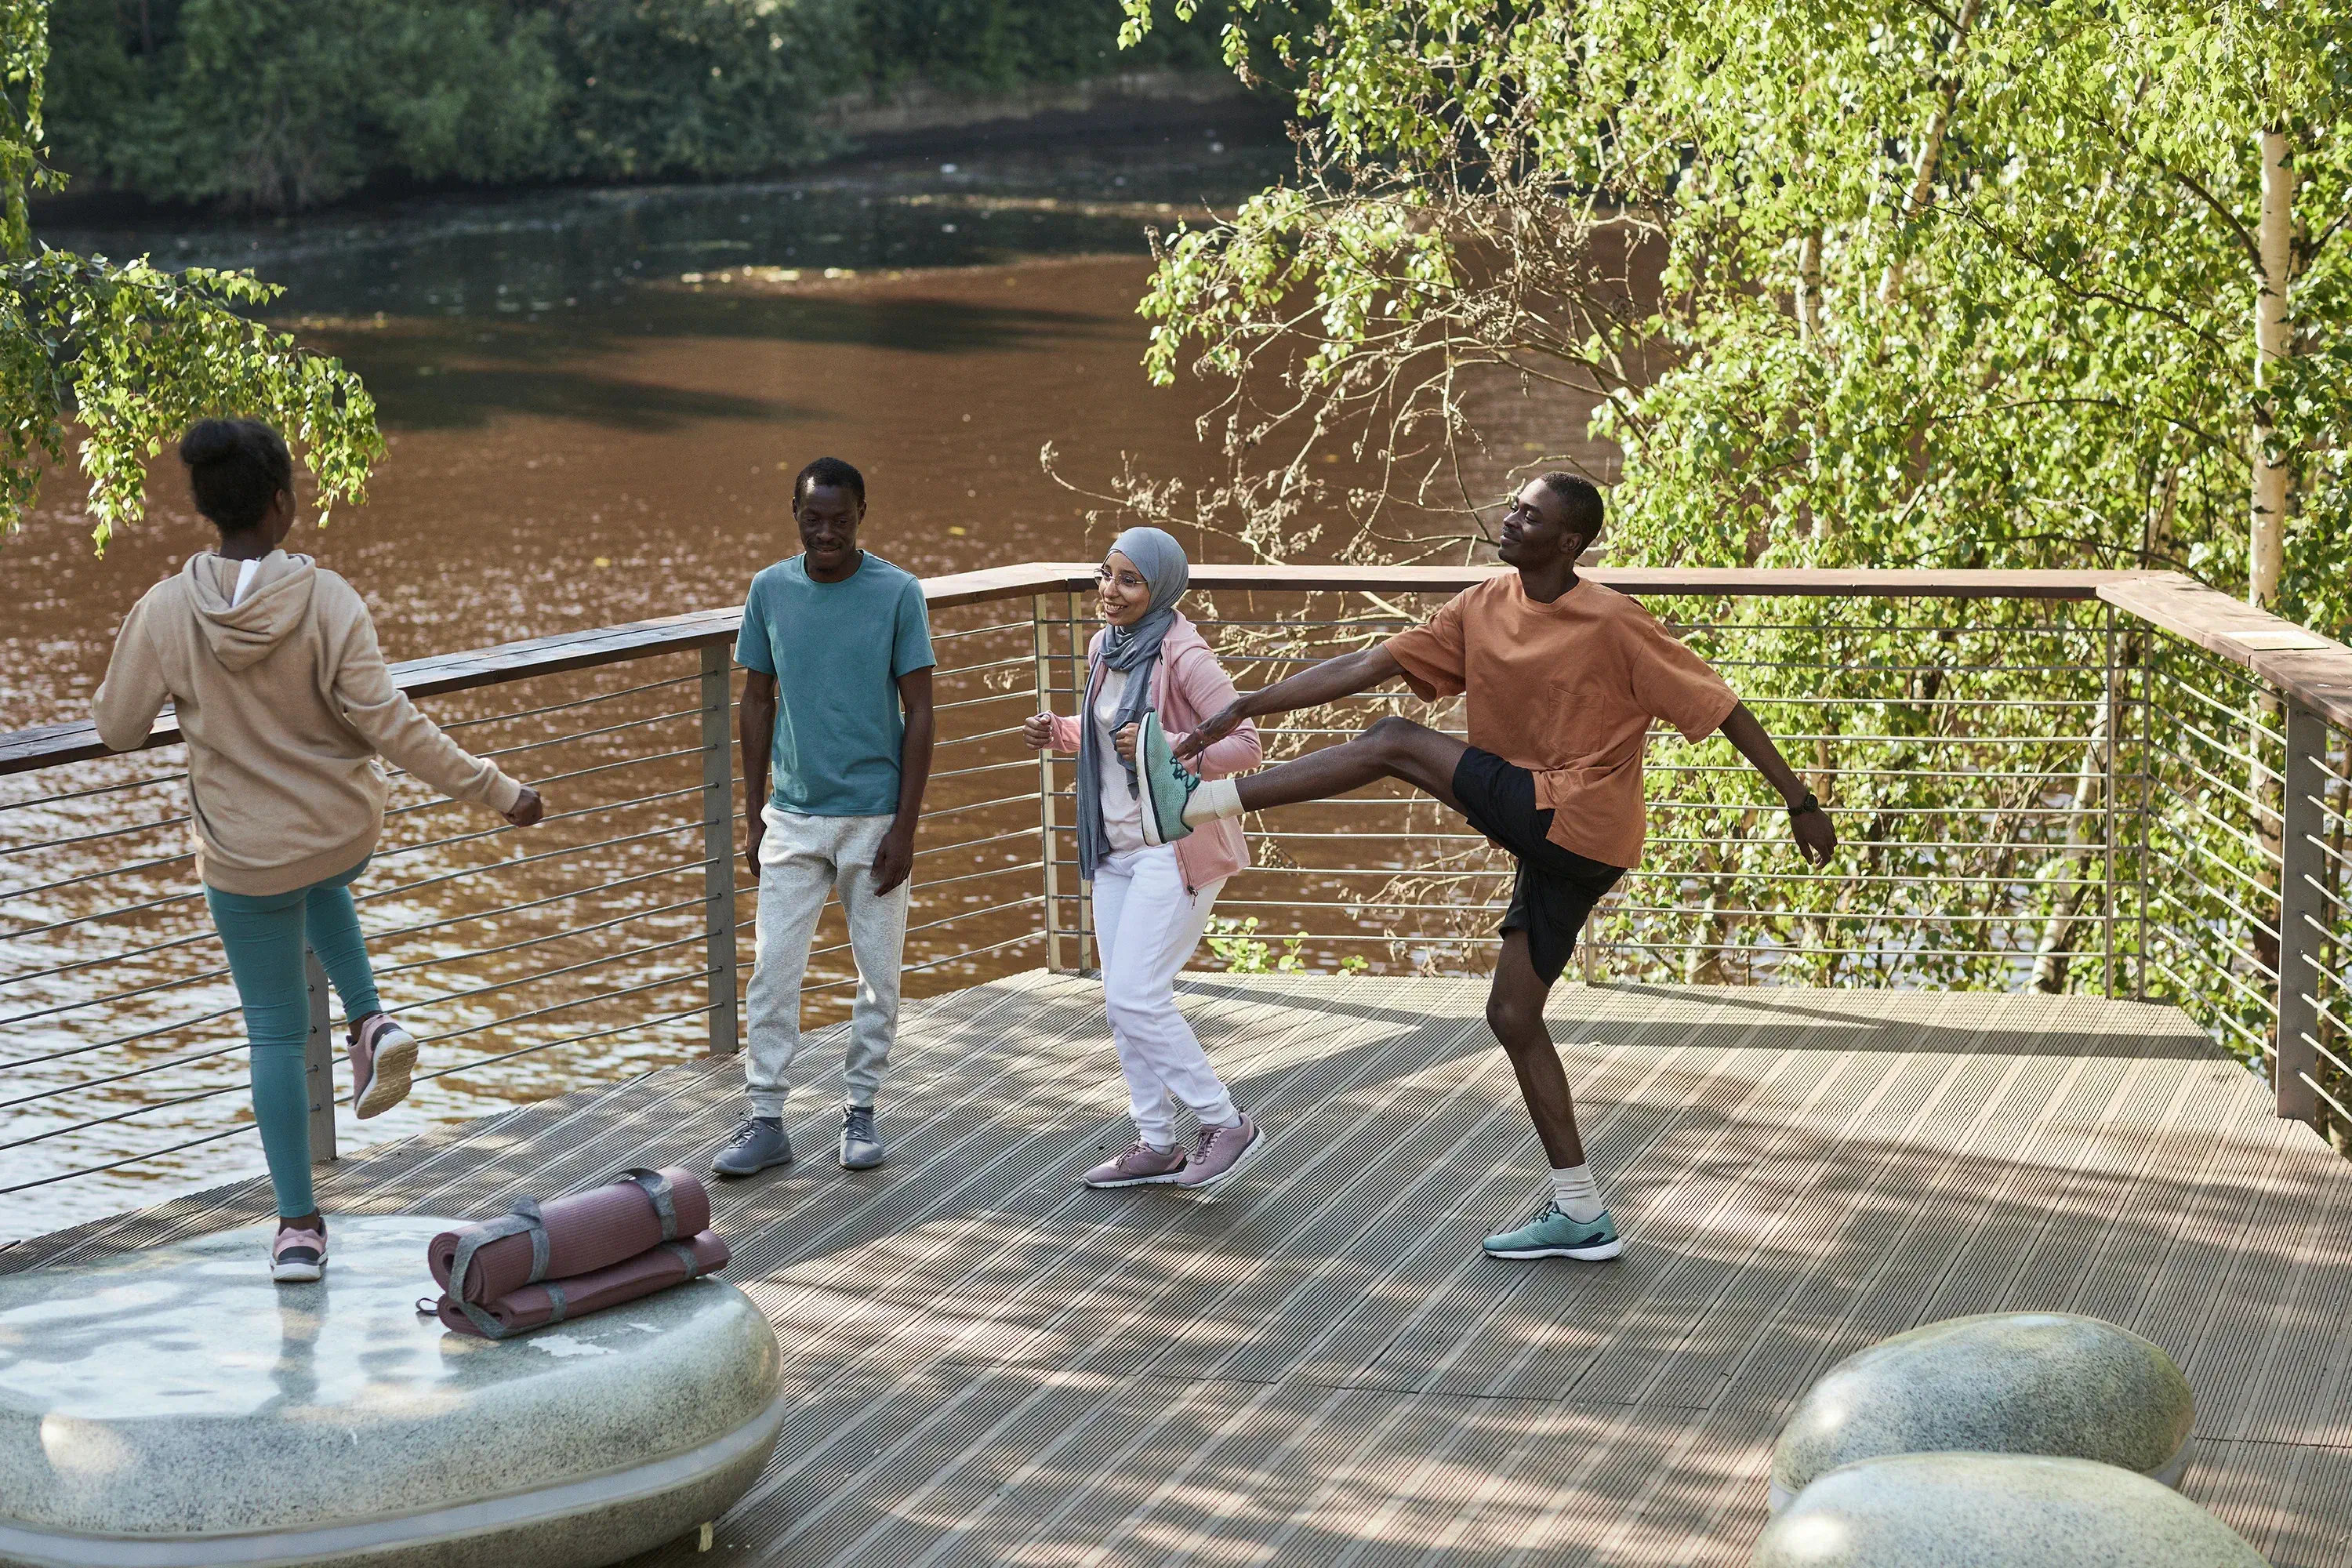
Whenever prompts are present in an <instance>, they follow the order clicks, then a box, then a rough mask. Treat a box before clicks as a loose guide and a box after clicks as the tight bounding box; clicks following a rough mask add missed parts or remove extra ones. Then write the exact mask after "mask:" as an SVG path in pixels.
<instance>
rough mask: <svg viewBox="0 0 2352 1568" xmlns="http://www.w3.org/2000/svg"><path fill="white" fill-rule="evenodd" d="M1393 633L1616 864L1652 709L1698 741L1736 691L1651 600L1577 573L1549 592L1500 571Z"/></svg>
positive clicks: (1433, 688) (1433, 683)
mask: <svg viewBox="0 0 2352 1568" xmlns="http://www.w3.org/2000/svg"><path fill="white" fill-rule="evenodd" d="M1387 647H1388V650H1389V652H1391V654H1394V655H1395V656H1396V661H1397V662H1398V663H1399V664H1401V665H1402V666H1404V672H1405V679H1406V680H1407V681H1408V682H1409V683H1410V684H1411V685H1412V689H1413V691H1414V692H1415V693H1416V694H1417V695H1419V696H1420V697H1421V698H1422V700H1424V701H1431V700H1435V699H1437V698H1440V697H1451V696H1453V695H1454V693H1456V692H1466V693H1468V702H1467V704H1466V705H1467V707H1468V709H1469V717H1470V743H1471V744H1472V745H1474V746H1475V747H1477V748H1478V749H1479V750H1481V751H1486V752H1494V753H1495V754H1496V756H1498V757H1501V758H1502V759H1503V760H1504V761H1505V762H1508V763H1517V765H1518V766H1520V767H1523V768H1525V769H1527V770H1528V772H1529V773H1533V774H1535V776H1536V807H1537V809H1538V810H1547V809H1548V810H1549V811H1550V812H1551V814H1552V818H1551V832H1550V835H1549V837H1550V838H1551V841H1552V842H1553V843H1554V844H1557V845H1559V847H1561V848H1563V849H1566V850H1570V851H1571V852H1572V853H1575V854H1578V855H1581V856H1583V857H1584V858H1587V859H1589V860H1599V861H1601V863H1603V864H1604V865H1610V866H1626V867H1631V866H1635V865H1639V864H1640V863H1641V859H1642V834H1643V825H1644V819H1645V818H1646V817H1647V816H1648V812H1647V810H1646V809H1645V807H1644V805H1643V798H1642V749H1643V742H1644V740H1645V739H1646V738H1647V736H1648V734H1649V731H1650V722H1651V721H1652V720H1654V719H1662V720H1664V721H1665V722H1667V723H1669V724H1672V725H1673V726H1674V727H1675V729H1677V730H1679V731H1682V733H1683V738H1684V739H1685V740H1688V741H1699V740H1703V739H1705V738H1706V736H1707V735H1709V734H1712V733H1713V732H1714V731H1716V730H1717V728H1719V727H1720V726H1721V725H1722V723H1723V721H1725V720H1726V719H1727V718H1729V717H1730V716H1731V710H1733V709H1734V708H1736V707H1738V705H1739V698H1738V695H1737V694H1736V693H1734V692H1733V691H1732V689H1731V688H1730V687H1728V686H1727V685H1725V684H1724V681H1723V678H1722V677H1721V676H1719V675H1717V674H1716V672H1715V671H1714V670H1713V669H1711V668H1708V667H1707V663H1706V660H1705V659H1703V658H1699V657H1698V655H1696V654H1695V653H1693V652H1691V650H1690V649H1688V648H1686V647H1684V646H1683V645H1682V644H1681V643H1680V642H1678V641H1677V640H1675V637H1674V635H1673V634H1672V633H1670V632H1668V631H1667V630H1666V628H1665V627H1664V626H1660V625H1659V624H1658V622H1657V618H1656V617H1655V616H1652V615H1651V614H1650V612H1649V611H1647V610H1645V609H1643V608H1642V606H1641V605H1637V604H1635V603H1634V602H1633V600H1631V599H1629V598H1627V597H1626V596H1625V595H1622V594H1620V593H1618V592H1617V591H1616V590H1615V589H1613V588H1604V587H1602V586H1601V584H1598V583H1594V582H1591V581H1590V580H1588V579H1584V578H1579V579H1578V580H1577V583H1576V585H1575V586H1574V587H1572V588H1570V590H1569V591H1568V592H1567V593H1565V594H1562V595H1560V596H1559V598H1557V599H1555V600H1553V601H1552V602H1551V603H1550V604H1549V605H1545V604H1539V603H1538V602H1537V601H1535V600H1533V599H1530V598H1528V595H1527V590H1526V589H1525V588H1524V587H1522V586H1521V585H1520V583H1519V574H1517V573H1516V572H1506V573H1501V574H1497V575H1496V576H1493V577H1490V578H1488V579H1487V580H1486V582H1484V583H1481V584H1478V585H1477V586H1476V587H1475V588H1468V589H1465V590H1464V591H1463V592H1461V593H1459V594H1456V595H1454V597H1453V598H1451V599H1449V600H1447V601H1446V602H1445V603H1444V605H1440V606H1439V607H1438V610H1437V613H1436V614H1435V615H1433V616H1430V617H1429V619H1428V620H1426V621H1424V622H1423V623H1422V624H1421V625H1420V626H1415V627H1413V628H1412V630H1411V631H1406V632H1400V633H1398V634H1397V635H1396V636H1395V637H1391V638H1390V639H1389V640H1388V644H1387Z"/></svg>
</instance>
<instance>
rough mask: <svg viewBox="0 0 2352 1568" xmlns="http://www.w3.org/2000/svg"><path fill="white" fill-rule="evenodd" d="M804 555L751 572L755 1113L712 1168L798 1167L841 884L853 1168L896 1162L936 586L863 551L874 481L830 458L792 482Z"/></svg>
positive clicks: (844, 1143)
mask: <svg viewBox="0 0 2352 1568" xmlns="http://www.w3.org/2000/svg"><path fill="white" fill-rule="evenodd" d="M793 520H794V521H796V522H798V523H799V525H800V534H801V550H802V552H801V553H800V554H798V555H795V556H793V557H792V558H791V559H789V560H785V561H779V562H778V563H776V564H774V565H773V566H770V567H768V568H766V569H765V570H763V571H762V572H761V573H760V574H759V575H758V576H756V577H753V578H752V579H751V596H750V597H749V598H748V599H747V600H746V601H745V602H744V605H743V629H742V631H741V632H740V634H739V635H738V637H736V641H735V661H736V662H737V663H738V664H740V665H741V666H743V668H745V669H746V670H747V671H748V672H749V673H748V674H747V675H746V676H745V677H744V682H743V703H742V710H741V712H742V720H741V727H740V737H741V741H742V745H743V784H744V794H743V816H744V822H745V825H746V829H747V832H748V835H749V838H750V845H749V847H748V848H747V850H746V852H745V858H747V859H749V860H750V862H751V877H752V879H753V880H754V881H756V882H758V883H759V884H760V913H759V922H760V923H759V932H760V939H759V959H758V963H757V964H756V965H755V967H754V968H753V969H752V972H751V992H750V995H749V997H748V998H747V1000H748V1003H749V1008H748V1010H749V1013H750V1018H749V1025H750V1033H751V1049H750V1051H749V1052H748V1053H747V1054H746V1055H745V1058H744V1063H743V1079H744V1083H745V1087H746V1088H747V1089H748V1090H749V1098H750V1100H751V1110H750V1112H749V1113H748V1114H747V1115H746V1116H745V1117H744V1119H743V1124H742V1125H741V1126H740V1127H739V1128H737V1129H736V1131H735V1136H734V1137H733V1138H732V1139H731V1140H730V1142H728V1145H727V1147H726V1148H724V1149H722V1150H720V1151H719V1155H718V1157H717V1158H716V1159H714V1160H712V1161H711V1163H710V1168H711V1169H712V1170H713V1171H715V1172H717V1173H719V1175H722V1176H748V1175H751V1174H753V1173H756V1172H759V1171H763V1170H766V1169H767V1168H768V1167H770V1166H772V1165H782V1164H787V1163H790V1162H791V1160H792V1157H793V1145H792V1140H791V1139H790V1138H788V1137H786V1136H785V1134H784V1126H783V1113H784V1100H785V1097H786V1096H787V1094H788V1093H789V1092H790V1085H789V1083H788V1082H787V1078H786V1075H787V1074H788V1073H789V1072H790V1071H791V1070H792V1065H793V1058H794V1057H796V1056H797V1055H799V1054H800V1045H801V976H802V975H803V973H805V972H806V971H807V968H808V955H809V939H810V938H811V936H812V935H814V932H815V931H816V921H817V915H818V913H819V912H820V911H821V910H823V909H824V900H825V895H826V894H827V893H829V892H838V894H839V895H840V898H841V908H842V912H843V913H844V914H845V915H846V916H848V919H849V950H850V954H851V956H852V957H853V958H854V959H855V960H856V963H857V977H858V981H859V984H858V987H857V998H856V1002H855V1004H853V1005H852V1009H851V1013H850V1041H849V1049H848V1058H847V1061H846V1063H845V1068H844V1071H843V1074H842V1077H843V1079H844V1081H845V1083H846V1085H847V1089H848V1092H847V1095H846V1097H845V1103H844V1105H843V1106H842V1108H841V1151H840V1159H841V1164H842V1167H843V1168H844V1169H845V1170H853V1171H862V1170H865V1169H867V1168H868V1167H870V1166H874V1165H878V1164H880V1163H882V1155H883V1148H882V1141H881V1138H880V1137H879V1135H878V1134H877V1132H876V1131H875V1127H874V1095H875V1091H876V1090H877V1089H880V1088H881V1085H882V1074H883V1071H884V1069H885V1068H887V1067H888V1066H889V1064H890V1046H891V1043H892V1041H893V1040H894V1039H895V1038H896V1037H897V1035H898V973H899V967H900V963H901V960H902V958H903V956H904V954H905V951H906V945H907V878H908V872H910V871H912V870H913V869H914V863H915V823H916V819H917V818H918V817H919V816H921V815H922V809H923V786H924V785H925V784H928V783H929V780H930V773H931V730H932V724H931V666H932V665H933V663H935V662H936V661H935V660H934V659H933V658H932V657H931V631H930V623H929V617H928V616H927V615H926V614H925V611H924V607H923V585H922V584H920V583H919V582H917V581H916V580H915V578H913V577H912V576H910V575H909V574H907V573H905V572H902V571H900V570H899V569H898V567H896V566H893V565H891V564H890V563H888V562H887V561H885V560H883V559H882V558H881V557H880V556H878V555H875V554H871V553H869V552H866V551H864V550H861V549H859V548H858V547H857V527H858V524H859V523H861V522H863V521H865V520H866V479H865V477H864V476H863V475H861V474H859V473H858V471H857V470H856V468H851V467H850V466H849V465H848V464H847V463H845V462H843V461H842V460H841V459H840V458H818V459H817V460H816V461H815V462H814V463H811V464H810V465H809V466H808V467H807V468H803V469H802V470H801V472H800V477H799V478H798V479H795V480H794V481H793Z"/></svg>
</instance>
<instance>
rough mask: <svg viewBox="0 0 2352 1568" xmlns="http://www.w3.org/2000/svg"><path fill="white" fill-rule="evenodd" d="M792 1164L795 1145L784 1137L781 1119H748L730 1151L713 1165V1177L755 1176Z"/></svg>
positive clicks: (731, 1140)
mask: <svg viewBox="0 0 2352 1568" xmlns="http://www.w3.org/2000/svg"><path fill="white" fill-rule="evenodd" d="M791 1163H793V1141H792V1140H791V1139H790V1138H787V1137H786V1136H784V1123H783V1119H782V1117H776V1116H747V1117H745V1118H744V1119H743V1125H742V1126H740V1127H738V1128H737V1129H735V1136H734V1137H733V1138H731V1139H730V1140H729V1141H728V1144H727V1147H725V1148H724V1149H721V1150H720V1151H719V1153H718V1156H717V1157H716V1158H715V1159H713V1160H712V1161H711V1162H710V1169H711V1172H712V1173H714V1174H716V1175H721V1176H756V1175H758V1174H759V1173H761V1172H762V1171H764V1170H767V1169H768V1168H769V1167H770V1166H772V1165H789V1164H791Z"/></svg>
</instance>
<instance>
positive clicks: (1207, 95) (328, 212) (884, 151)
mask: <svg viewBox="0 0 2352 1568" xmlns="http://www.w3.org/2000/svg"><path fill="white" fill-rule="evenodd" d="M1290 107H1291V105H1290V100H1288V99H1287V98H1286V97H1284V96H1282V95H1278V94H1269V93H1262V92H1261V93H1254V92H1251V91H1249V90H1248V89H1244V88H1243V87H1242V86H1241V85H1240V83H1238V82H1237V81H1235V80H1234V78H1233V77H1232V75H1231V74H1229V73H1227V72H1224V71H1222V70H1217V71H1200V70H1192V71H1184V70H1148V71H1120V72H1116V73H1113V74H1109V75H1106V76H1100V77H1092V78H1087V79H1081V80H1077V81H1068V82H1046V83H1040V84H1037V85H1035V86H1033V87H1028V88H1024V89H1020V90H1017V91H1013V92H1006V93H990V94H980V95H973V94H967V93H958V92H953V91H950V90H947V89H942V88H940V87H938V86H936V85H934V84H932V83H930V82H928V81H924V80H921V79H914V80H910V81H908V82H904V83H901V84H898V86H896V87H893V88H890V89H873V90H865V91H860V92H856V93H852V94H848V95H845V96H844V97H841V98H838V99H835V100H833V102H831V103H830V104H828V105H826V106H825V107H824V109H823V110H819V111H818V113H817V114H816V115H815V116H814V123H815V124H817V125H818V126H819V127H820V128H821V129H822V130H823V132H824V134H825V136H826V137H827V139H828V140H829V142H830V143H831V144H832V146H833V148H834V150H833V151H832V152H830V153H826V154H825V155H824V156H821V157H817V158H814V159H813V160H810V161H808V162H805V163H794V164H792V165H789V166H785V167H780V168H778V169H776V170H774V171H773V172H772V174H771V175H770V176H769V177H770V178H772V179H776V180H782V179H803V180H805V179H818V180H822V179H827V178H856V177H859V176H869V175H880V174H888V173H891V172H893V171H897V170H900V169H906V168H910V167H922V168H929V167H934V166H936V165H938V164H940V163H948V164H950V166H951V168H956V167H961V165H962V164H963V163H969V162H971V161H973V160H990V159H999V160H1001V159H1014V158H1023V157H1034V156H1036V155H1039V154H1049V155H1050V154H1053V153H1056V152H1066V151H1067V150H1069V149H1073V148H1097V149H1111V150H1119V151H1123V152H1125V153H1128V154H1129V155H1132V156H1136V157H1138V158H1139V159H1140V160H1141V161H1143V162H1144V163H1147V164H1148V163H1150V162H1152V161H1153V159H1154V157H1155V155H1164V153H1167V152H1168V151H1171V150H1173V149H1177V148H1179V147H1188V148H1189V147H1195V146H1202V145H1207V144H1212V143H1222V144H1226V145H1231V146H1234V147H1235V148H1244V147H1265V146H1270V145H1284V144H1286V141H1287V138H1286V127H1287V125H1288V123H1289V111H1290ZM68 174H70V175H71V177H70V178H69V180H68V184H67V185H66V187H65V188H64V189H63V190H59V191H47V192H36V193H35V194H34V195H33V196H32V200H31V211H32V220H33V226H34V229H35V230H36V232H37V233H40V234H42V235H44V236H47V235H48V234H50V233H51V232H52V231H55V230H78V229H146V228H152V227H156V226H163V227H166V228H172V229H180V228H186V227H192V226H193V227H201V226H235V225H239V224H246V225H255V226H284V225H287V224H289V223H299V222H304V221H312V222H315V221H319V220H321V219H324V220H329V221H332V220H335V219H349V218H359V219H362V220H364V219H366V218H368V217H370V216H376V215H389V214H393V213H396V212H399V211H402V210H404V209H407V208H410V207H413V206H414V205H416V204H417V203H420V202H432V203H438V204H443V205H462V204H478V205H496V204H499V203H502V202H512V201H518V200H528V199H530V198H532V197H535V196H563V195H577V194H585V193H600V194H601V193H625V192H628V191H632V190H667V189H674V188H677V186H678V185H679V184H680V182H679V181H677V179H676V178H674V177H661V176H654V175H648V176H646V177H645V178H643V179H636V180H630V179H613V178H610V177H591V176H583V177H580V178H576V179H543V180H516V181H509V182H503V183H498V184H483V183H478V182H463V181H430V180H419V179H415V178H412V177H407V176H403V175H398V174H392V175H385V176H381V177H378V178H376V179H373V180H371V181H370V182H369V183H368V184H365V185H363V186H362V187H361V188H360V189H358V190H356V191H353V192H352V193H350V194H349V195H345V196H343V197H341V198H340V199H338V200H335V201H331V202H324V203H320V204H319V205H315V206H313V207H311V208H310V209H309V211H308V212H307V213H305V214H304V215H302V216H301V217H299V218H298V217H291V216H261V217H254V216H244V217H239V216H235V215H228V214H221V213H217V212H215V211H212V210H209V209H206V208H204V207H200V206H196V205H191V204H188V203H183V202H172V201H158V200H154V199H152V198H151V197H148V196H145V195H141V194H140V193H138V192H136V191H132V190H126V189H121V188H116V187H111V186H109V185H107V184H105V183H104V182H103V181H102V179H100V177H98V176H96V175H94V174H90V173H89V172H88V171H79V172H77V171H72V170H68ZM741 183H742V180H741V178H740V175H733V176H730V177H727V178H715V179H713V180H711V181H710V182H709V184H710V185H711V186H712V187H714V188H715V187H724V186H728V185H733V184H741Z"/></svg>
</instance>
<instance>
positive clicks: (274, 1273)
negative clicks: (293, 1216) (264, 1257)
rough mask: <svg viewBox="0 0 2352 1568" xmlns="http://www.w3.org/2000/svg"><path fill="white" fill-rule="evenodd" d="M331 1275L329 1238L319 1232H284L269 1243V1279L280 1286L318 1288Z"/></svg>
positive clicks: (289, 1229)
mask: <svg viewBox="0 0 2352 1568" xmlns="http://www.w3.org/2000/svg"><path fill="white" fill-rule="evenodd" d="M326 1271H327V1238H326V1237H324V1236H321V1235H320V1233H319V1232H317V1231H315V1230H294V1229H291V1228H287V1229H281V1230H280V1231H278V1234H277V1236H276V1237H273V1238H272V1239H271V1240H270V1243H269V1277H270V1278H271V1279H275V1280H276V1281H278V1283H279V1284H280V1285H310V1284H314V1283H316V1282H317V1280H318V1279H319V1278H320V1276H321V1275H323V1274H324V1273H326Z"/></svg>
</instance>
